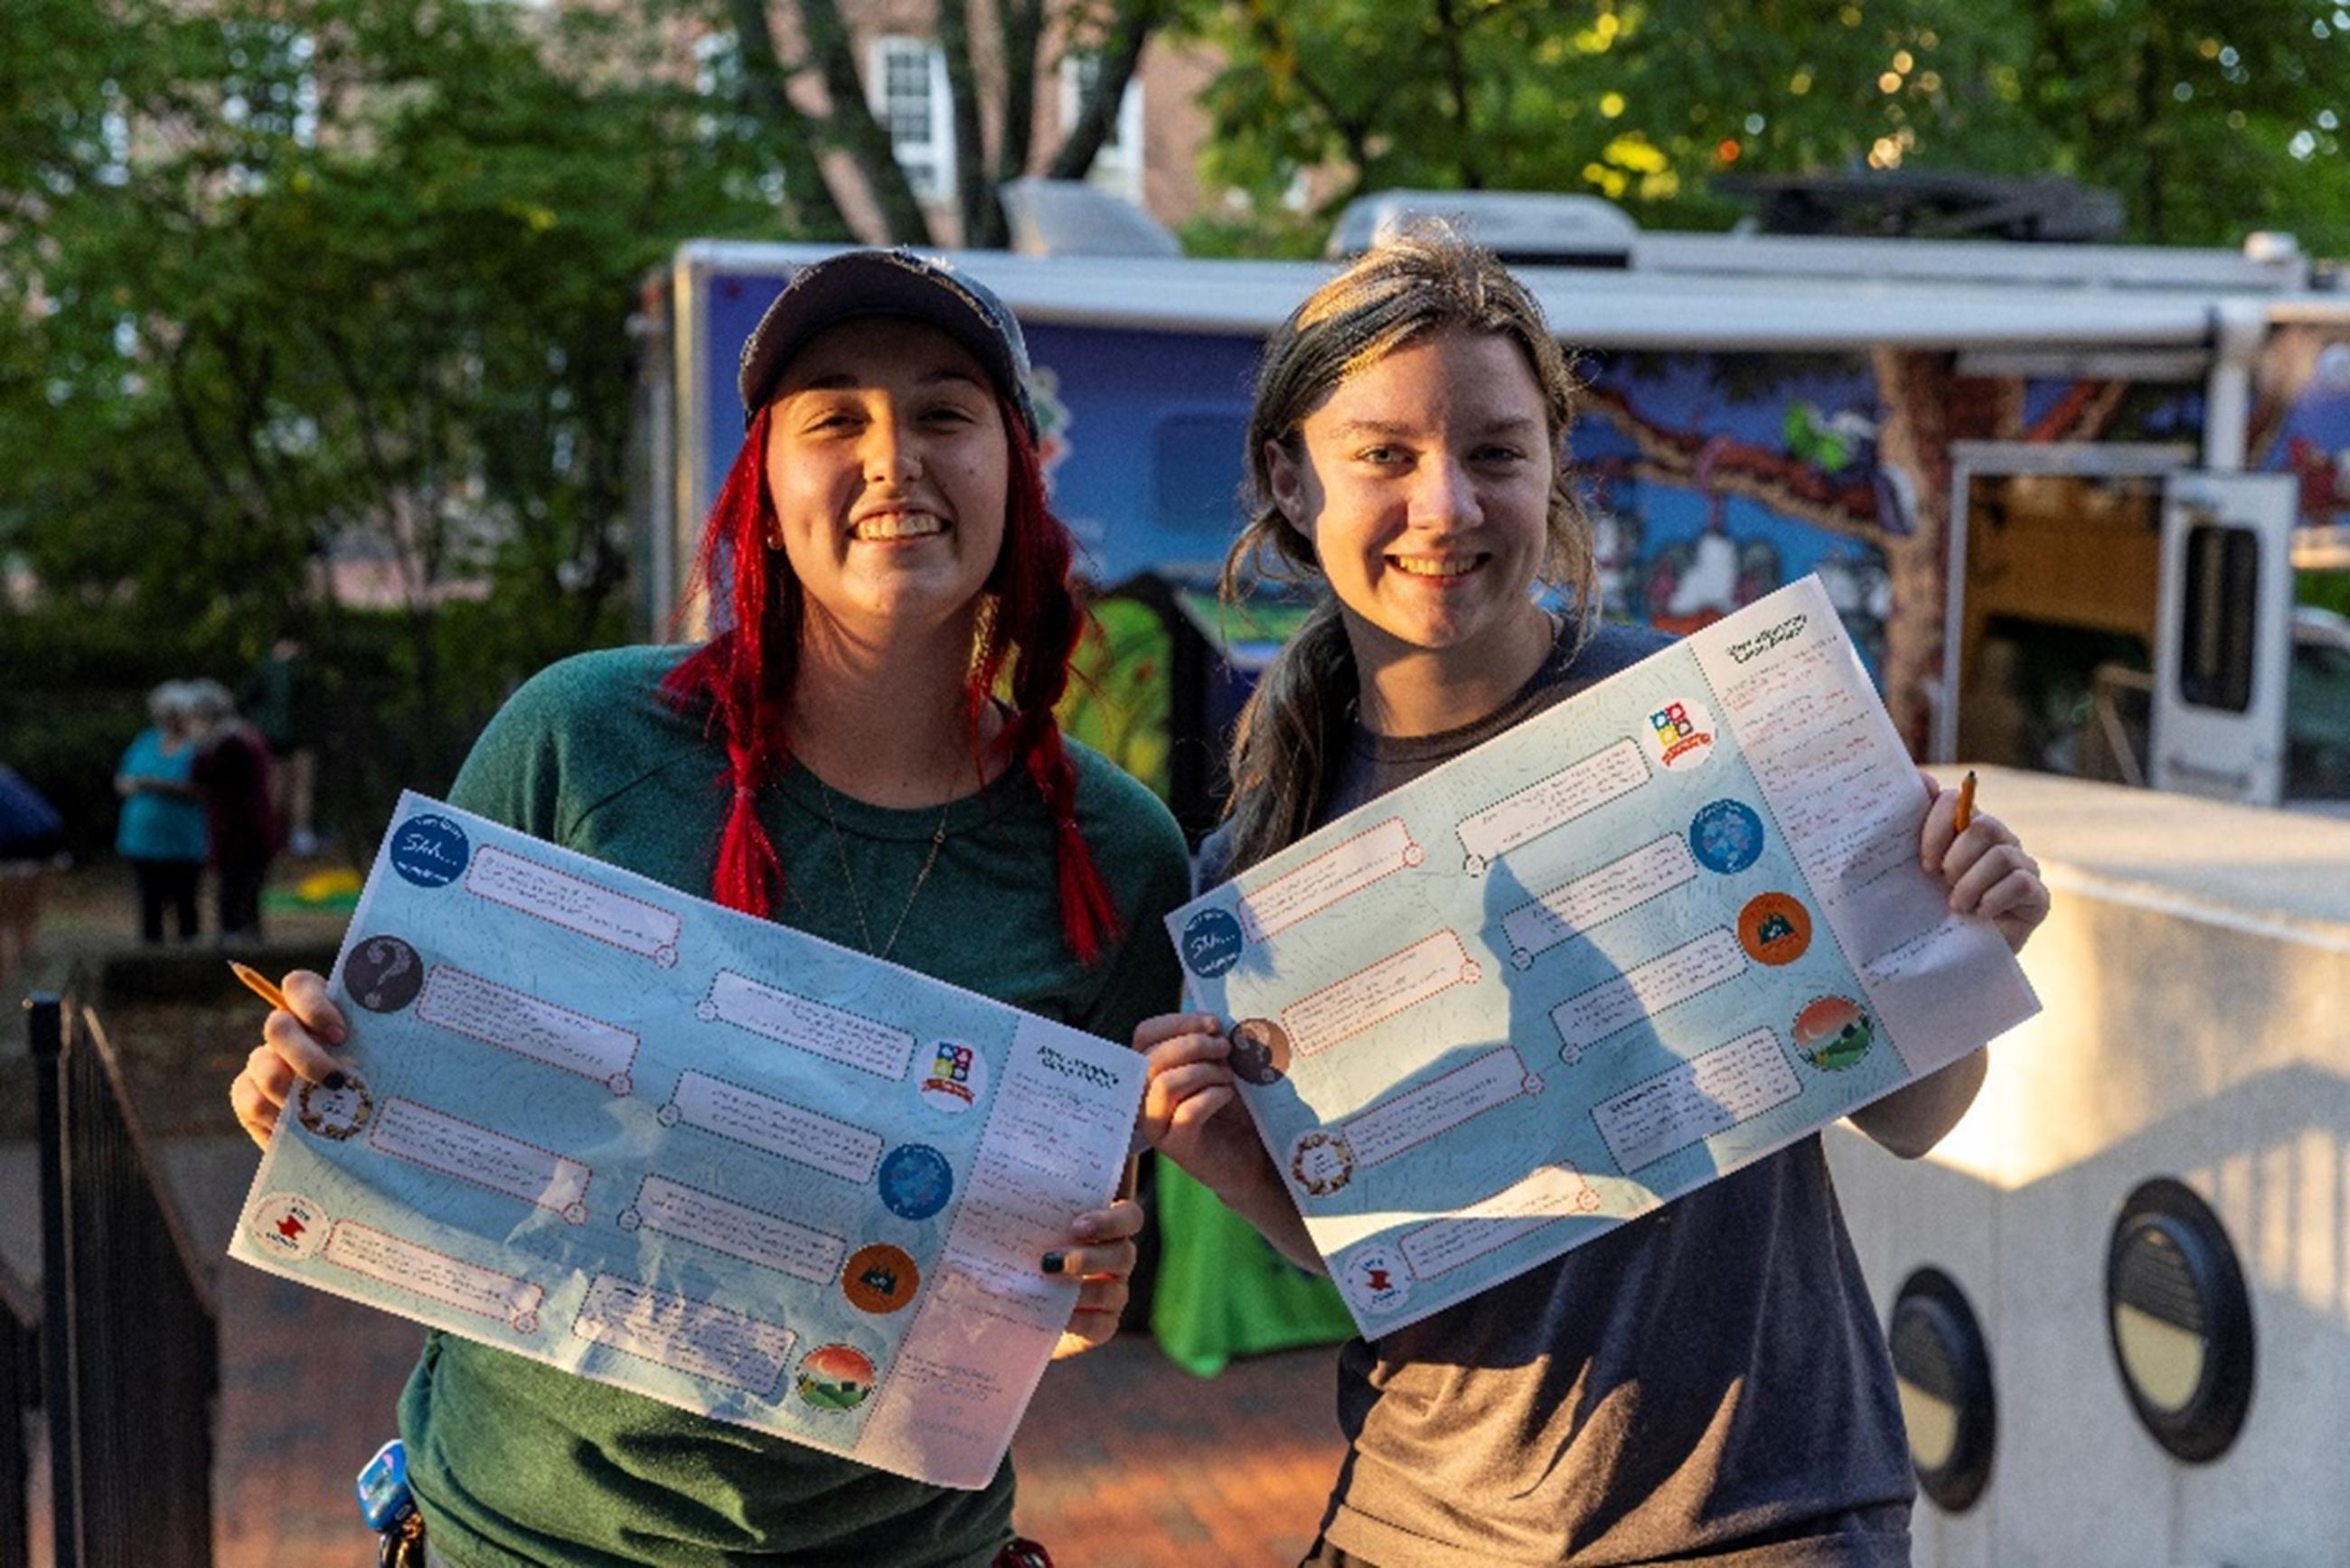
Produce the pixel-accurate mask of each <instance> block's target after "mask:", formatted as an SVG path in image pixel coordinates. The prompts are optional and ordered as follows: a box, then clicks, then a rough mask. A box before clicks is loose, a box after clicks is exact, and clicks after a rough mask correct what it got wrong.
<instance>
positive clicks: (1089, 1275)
mask: <svg viewBox="0 0 2350 1568" xmlns="http://www.w3.org/2000/svg"><path fill="white" fill-rule="evenodd" d="M1141 1231H1142V1205H1141V1204H1139V1203H1137V1202H1135V1201H1134V1199H1130V1198H1121V1199H1118V1201H1117V1202H1115V1203H1112V1204H1109V1205H1107V1207H1105V1208H1101V1209H1093V1210H1087V1211H1086V1212H1085V1213H1083V1214H1080V1215H1078V1216H1077V1217H1076V1220H1075V1221H1074V1222H1072V1223H1071V1224H1070V1226H1069V1237H1070V1241H1071V1242H1072V1245H1070V1246H1067V1247H1065V1248H1061V1249H1058V1250H1056V1251H1050V1252H1047V1253H1045V1255H1044V1257H1043V1258H1041V1259H1039V1260H1038V1266H1039V1267H1040V1268H1042V1269H1043V1270H1044V1272H1046V1273H1048V1274H1061V1275H1075V1276H1076V1278H1077V1280H1078V1281H1080V1282H1081V1283H1080V1286H1079V1288H1078V1291H1077V1304H1076V1310H1075V1311H1074V1312H1072V1313H1070V1314H1069V1326H1068V1327H1066V1328H1065V1329H1063V1330H1062V1331H1061V1343H1060V1344H1059V1345H1056V1346H1055V1347H1054V1350H1053V1359H1054V1360H1055V1361H1058V1360H1060V1359H1061V1357H1063V1356H1065V1355H1077V1354H1078V1353H1079V1352H1081V1351H1087V1350H1091V1349H1092V1348H1093V1347H1094V1346H1095V1345H1101V1344H1104V1343H1106V1342H1107V1340H1108V1339H1109V1336H1110V1335H1112V1334H1116V1333H1117V1332H1118V1314H1120V1313H1121V1312H1124V1311H1125V1310H1126V1281H1127V1276H1128V1275H1129V1274H1131V1273H1133V1272H1134V1238H1135V1237H1136V1236H1138V1235H1139V1234H1140V1233H1141Z"/></svg>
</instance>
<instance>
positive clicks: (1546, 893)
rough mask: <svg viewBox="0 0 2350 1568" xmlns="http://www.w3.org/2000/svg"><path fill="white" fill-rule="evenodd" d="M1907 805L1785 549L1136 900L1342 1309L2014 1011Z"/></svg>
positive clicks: (1775, 1126)
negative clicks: (1280, 831)
mask: <svg viewBox="0 0 2350 1568" xmlns="http://www.w3.org/2000/svg"><path fill="white" fill-rule="evenodd" d="M1926 804H1927V796H1926V791H1925V786H1924V784H1922V783H1921V782H1920V781H1919V779H1918V774H1917V770H1916V769H1915V768H1914V767H1912V766H1911V765H1910V763H1909V759H1908V754H1907V753H1905V752H1904V751H1903V749H1902V746H1901V742H1900V740H1899V738H1898V735H1897V734H1896V733H1895V732H1894V729H1893V724H1892V721H1891V720H1890V719H1889V718H1888V717H1887V714H1886V711H1885V709H1884V707H1883V705H1882V704H1881V703H1880V702H1879V701H1877V695H1876V692H1875V691H1874V690H1873V689H1872V688H1871V687H1870V685H1869V682H1868V677H1867V675H1866V672H1865V671H1864V670H1862V668H1861V665H1860V661H1859V659H1857V657H1856V655H1855V654H1854V652H1853V649H1852V646H1851V644H1850V642H1849V641H1848V640H1847V639H1846V636H1845V631H1844V628H1843V627H1842V626H1841V625H1840V624H1839V623H1838V621H1837V619H1836V617H1835V610H1834V609H1833V608H1832V607H1830V606H1829V603H1828V599H1827V595H1826V594H1825V591H1824V590H1823V589H1822V588H1821V587H1820V585H1819V582H1818V580H1817V579H1816V578H1812V577H1806V578H1804V580H1803V581H1802V582H1799V583H1796V584H1794V585H1792V586H1790V587H1785V588H1782V589H1780V590H1779V591H1778V592H1776V593H1774V594H1773V595H1771V596H1770V597H1767V598H1764V599H1763V600H1761V601H1759V602H1758V603H1756V604H1753V605H1751V606H1749V607H1746V608H1745V609H1743V610H1741V611H1740V612H1738V613H1737V614H1736V615H1733V616H1731V617H1730V618H1727V619H1725V620H1722V621H1721V622H1718V623H1717V624H1715V625H1713V626H1711V627H1709V628H1706V629H1705V630H1703V631H1700V632H1699V633H1697V634H1696V635H1694V636H1692V637H1690V638H1689V639H1686V640H1684V641H1682V642H1680V643H1679V644H1677V645H1675V646H1674V647H1672V648H1669V649H1665V650H1664V651H1662V652H1659V653H1658V654H1656V655H1654V656H1652V657H1651V658H1648V659H1644V660H1642V661H1641V662H1640V663H1638V664H1637V665H1635V666H1633V667H1632V668H1631V669H1629V670H1624V671H1622V672H1621V673H1619V674H1617V675H1616V676H1614V677H1612V678H1610V679H1609V680H1606V681H1604V682H1602V683H1600V684H1599V685H1596V686H1595V687H1593V688H1592V689H1591V690H1589V691H1586V692H1583V693H1581V694H1579V695H1578V696H1576V697H1574V698H1572V699H1569V700H1568V701H1565V702H1563V703H1561V704H1559V705H1558V706H1557V707H1555V708H1554V709H1552V710H1551V711H1548V712H1547V713H1544V714H1543V715H1542V716H1540V717H1538V718H1536V719H1533V720H1530V721H1529V722H1526V723H1523V724H1522V725H1519V726H1518V727H1517V728H1515V729H1513V730H1512V731H1510V732H1507V733H1505V734H1503V735H1500V736H1497V737H1496V738H1494V739H1493V740H1492V741H1490V742H1486V743H1485V744H1484V745H1482V746H1480V747H1478V748H1477V749H1476V750H1475V751H1473V752H1471V753H1468V754H1467V755H1465V756H1461V757H1458V758H1456V759H1454V760H1453V761H1452V762H1451V763H1446V764H1445V765H1444V766H1443V767H1441V768H1439V769H1437V770H1435V771H1433V772H1431V773H1429V774H1425V775H1423V776H1422V777H1420V778H1419V779H1417V780H1415V781H1414V782H1413V783H1412V784H1409V785H1407V786H1405V787H1404V788H1402V789H1399V790H1397V791H1395V792H1393V793H1392V794H1387V795H1384V796H1382V797H1380V798H1379V799H1378V800H1377V801H1374V802H1373V803H1371V804H1370V805H1367V806H1366V807H1364V808H1363V809H1362V810H1360V811H1357V812H1355V813H1354V814H1352V815H1348V816H1346V817H1342V818H1340V819H1339V820H1338V821H1336V822H1334V823H1332V824H1330V825H1329V826H1327V827H1326V828H1324V829H1323V830H1322V831H1321V832H1319V833H1316V834H1315V835H1314V836H1311V837H1309V838H1305V839H1303V840H1301V841H1300V842H1298V843H1297V844H1295V845H1293V846H1290V847H1289V848H1288V849H1287V850H1285V851H1284V852H1283V853H1282V854H1280V855H1277V856H1274V857H1272V858H1271V859H1268V860H1266V861H1264V862H1263V863H1262V864H1260V865H1258V866H1255V867H1252V868H1251V869H1249V870H1248V871H1246V872H1244V873H1243V875H1242V876H1241V877H1239V878H1237V879H1236V880H1234V881H1232V882H1230V883H1228V884H1226V885H1225V886H1223V887H1222V888H1216V889H1215V890H1213V891H1212V892H1210V893H1208V894H1206V895H1205V896H1203V897H1202V898H1198V899H1196V900H1194V901H1193V902H1192V903H1191V904H1189V905H1187V906H1185V907H1184V908H1183V909H1180V910H1178V911H1177V912H1176V913H1175V914H1174V915H1172V916H1170V918H1169V920H1168V928H1169V929H1170V931H1171V932H1172V933H1173V935H1174V937H1175V940H1176V942H1177V945H1178V947H1179V948H1180V951H1181V956H1182V960H1183V964H1184V968H1185V970H1186V971H1188V983H1189V986H1190V990H1191V1000H1192V1004H1193V1005H1194V1006H1196V1007H1198V1008H1200V1009H1201V1011H1204V1012H1214V1013H1217V1014H1219V1015H1221V1016H1222V1017H1223V1018H1224V1019H1226V1020H1227V1021H1229V1022H1231V1023H1232V1026H1233V1035H1232V1039H1233V1046H1234V1052H1233V1055H1232V1064H1233V1067H1234V1069H1235V1071H1236V1075H1238V1076H1239V1077H1240V1078H1241V1080H1242V1091H1241V1092H1242V1096H1243V1099H1244V1101H1245V1102H1246V1104H1247V1106H1248V1107H1249V1110H1250V1111H1251V1113H1252V1114H1253V1116H1254V1117H1255V1121H1256V1126H1257V1130H1258V1132H1259V1133H1260V1134H1261V1135H1262V1136H1263V1139H1264V1142H1265V1146H1266V1147H1267V1148H1268V1149H1269V1150H1270V1151H1271V1153H1272V1155H1273V1158H1274V1165H1275V1166H1276V1167H1277V1168H1279V1169H1280V1170H1281V1171H1282V1173H1283V1175H1284V1178H1285V1179H1286V1180H1287V1182H1288V1186H1289V1191H1290V1196H1291V1197H1292V1198H1293V1199H1295V1201H1296V1204H1297V1208H1298V1210H1299V1212H1300V1213H1301V1214H1303V1215H1304V1216H1305V1224H1306V1229H1307V1230H1308V1231H1310V1232H1311V1233H1312V1235H1313V1237H1314V1240H1315V1244H1316V1245H1317V1246H1318V1247H1319V1248H1320V1249H1321V1251H1322V1255H1323V1257H1324V1258H1325V1260H1326V1262H1328V1265H1329V1268H1330V1273H1331V1277H1332V1278H1333V1279H1334V1280H1336V1282H1337V1284H1338V1288H1339V1291H1340V1293H1342V1294H1343V1295H1344V1296H1345V1298H1346V1300H1347V1306H1348V1307H1349V1309H1350V1310H1351V1311H1352V1312H1353V1314H1354V1316H1355V1321H1356V1323H1357V1324H1358V1325H1359V1326H1360V1327H1361V1329H1362V1331H1363V1333H1364V1334H1365V1335H1366V1336H1367V1337H1374V1338H1375V1337H1377V1336H1378V1335H1379V1334H1385V1333H1387V1332H1388V1331H1389V1330H1391V1329H1395V1328H1399V1327H1401V1326H1402V1325H1404V1324H1409V1323H1412V1322H1414V1321H1416V1320H1418V1319H1419V1318H1422V1317H1425V1316H1427V1315H1428V1314H1430V1313H1433V1312H1436V1311H1438V1310H1440V1308H1443V1307H1446V1306H1450V1305H1451V1304H1452V1303H1456V1302H1459V1301H1461V1300H1462V1299H1464V1298H1465V1297H1468V1296H1471V1295H1473V1294H1475V1293H1477V1292H1479V1291H1481V1290H1482V1289H1484V1288H1485V1287H1487V1286H1489V1285H1492V1284H1494V1283H1497V1282H1500V1281H1503V1280H1505V1279H1508V1278H1510V1277H1512V1276H1513V1275H1515V1274H1519V1273H1522V1272H1524V1271H1526V1270H1527V1269H1530V1268H1532V1267H1534V1265H1535V1264H1537V1263H1540V1262H1544V1261H1546V1260H1548V1259H1551V1258H1555V1257H1556V1256H1557V1255H1559V1254H1560V1253H1562V1252H1565V1251H1568V1250H1569V1249H1571V1248H1574V1247H1577V1246H1580V1245H1581V1244H1583V1243H1584V1242H1586V1241H1590V1240H1591V1239H1592V1238H1593V1237H1595V1236H1597V1235H1599V1234H1601V1233H1602V1232H1603V1231H1607V1230H1609V1229H1611V1228H1613V1227H1615V1226H1617V1225H1619V1224H1622V1223H1623V1222H1624V1221H1625V1220H1630V1219H1633V1218H1635V1217H1637V1216H1638V1215H1641V1214H1645V1213H1647V1212H1648V1210H1652V1209H1655V1208H1656V1207H1657V1206H1658V1205H1659V1204H1661V1203H1663V1202H1665V1201H1666V1200H1667V1199H1671V1198H1674V1197H1676V1196H1678V1195H1679V1194H1681V1193H1684V1192H1687V1191H1689V1190H1690V1189H1692V1188H1695V1187H1698V1186H1700V1185H1702V1184H1703V1183H1705V1182H1707V1181H1711V1180H1712V1179H1714V1178H1715V1177H1718V1176H1721V1175H1724V1174H1726V1173H1728V1172H1730V1171H1732V1170H1735V1169H1737V1168H1739V1167H1741V1166H1743V1165H1746V1164H1748V1163H1750V1162H1751V1161H1752V1160H1755V1159H1758V1158H1762V1157H1763V1156H1764V1155H1766V1154H1769V1153H1771V1152H1772V1151H1773V1150H1775V1149H1778V1148H1781V1147H1784V1146H1785V1145H1787V1144H1789V1143H1792V1142H1794V1140H1795V1139H1796V1138H1798V1137H1803V1136H1804V1135H1805V1134H1807V1133H1810V1132H1812V1131H1814V1129H1816V1128H1818V1127H1823V1126H1825V1125H1826V1124H1827V1123H1829V1122H1831V1121H1833V1120H1835V1118H1836V1117H1838V1116H1843V1115H1845V1114H1846V1112H1848V1111H1851V1110H1853V1109H1854V1108H1856V1107H1857V1106H1862V1105H1864V1104H1866V1103H1867V1102H1868V1101H1870V1100H1874V1099H1876V1098H1877V1097H1878V1096H1882V1095H1885V1094H1887V1093H1888V1092H1890V1091H1892V1090H1894V1089H1898V1088H1899V1087H1900V1086H1901V1085H1904V1084H1907V1083H1908V1082H1909V1081H1910V1080H1912V1079H1913V1078H1916V1077H1918V1075H1922V1074H1925V1073H1929V1072H1932V1071H1933V1070H1934V1069H1935V1068H1938V1067H1940V1066H1943V1065H1946V1064H1949V1063H1950V1062H1952V1061H1954V1060H1956V1059H1957V1058H1959V1057H1960V1056H1962V1055H1964V1054H1966V1053H1968V1052H1969V1051H1971V1050H1973V1049H1974V1048H1976V1047H1977V1046H1980V1045H1981V1044H1983V1043H1984V1042H1985V1041H1987V1040H1989V1039H1991V1037H1992V1036H1993V1035H1995V1034H1998V1033H2001V1032H2002V1031H2003V1030H2005V1029H2007V1028H2009V1027H2011V1026H2012V1025H2013V1024H2015V1023H2019V1022H2021V1021H2022V1019H2024V1018H2026V1017H2029V1016H2030V1015H2031V1014H2032V1013H2033V1012H2035V1011H2037V1009H2038V1005H2039V1004H2038V1002H2036V1001H2035V1000H2034V998H2033V995H2032V992H2031V988H2030V986H2029V985H2028V984H2027V983H2026V981H2025V980H2024V978H2023V972H2022V970H2021V969H2020V968H2019V967H2018V966H2017V964H2016V962H2015V960H2014V958H2013V957H2012V955H2011V954H2010V953H2009V952H2008V950H2007V946H2006V943H2005V942H2003V941H2002V940H2001V939H2000V937H1999V935H1998V934H1997V932H1996V931H1994V930H1993V929H1992V928H1991V924H1990V922H1988V921H1986V920H1981V919H1960V918H1958V917H1956V916H1953V915H1951V914H1950V911H1949V908H1948V905H1947V903H1946V895H1945V893H1944V890H1943V888H1942V886H1941V884H1940V882H1939V880H1938V879H1936V878H1933V877H1929V876H1928V875H1927V874H1926V873H1925V872H1924V871H1923V870H1922V869H1921V868H1920V867H1919V865H1918V829H1919V826H1920V825H1921V824H1922V822H1923V820H1924V816H1925V811H1926Z"/></svg>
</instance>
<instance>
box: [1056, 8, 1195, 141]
mask: <svg viewBox="0 0 2350 1568" xmlns="http://www.w3.org/2000/svg"><path fill="white" fill-rule="evenodd" d="M1165 18H1166V10H1165V7H1164V5H1162V3H1161V0H1118V8H1117V10H1116V11H1115V12H1114V13H1113V14H1112V16H1111V18H1110V25H1109V36H1107V38H1105V39H1103V40H1102V51H1101V71H1100V73H1099V74H1098V75H1097V76H1096V77H1095V78H1094V84H1093V89H1092V90H1091V91H1089V92H1087V94H1086V96H1085V99H1084V101H1083V102H1081V103H1080V104H1079V105H1078V106H1077V122H1076V124H1075V125H1073V126H1071V127H1070V128H1069V135H1068V139H1067V140H1065V141H1063V142H1062V143H1061V148H1060V151H1057V152H1055V153H1054V154H1053V161H1052V163H1051V165H1050V166H1049V167H1047V168H1046V170H1045V174H1046V175H1047V176H1048V177H1049V178H1052V179H1055V180H1082V179H1084V178H1085V177H1086V174H1087V171H1089V170H1091V169H1092V168H1093V166H1094V159H1095V158H1096V157H1097V156H1099V154H1100V152H1101V150H1102V143H1103V142H1105V141H1107V140H1109V133H1110V131H1111V130H1112V129H1113V128H1114V127H1116V125H1117V124H1118V103H1119V100H1121V99H1124V98H1125V97H1126V84H1127V83H1128V82H1129V81H1132V80H1133V79H1134V70H1135V67H1137V66H1139V65H1140V64H1141V63H1142V47H1143V46H1144V45H1145V44H1147V43H1149V41H1150V35H1151V33H1152V32H1153V31H1155V30H1156V29H1157V27H1158V26H1159V23H1160V22H1161V21H1163V20H1165Z"/></svg>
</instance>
